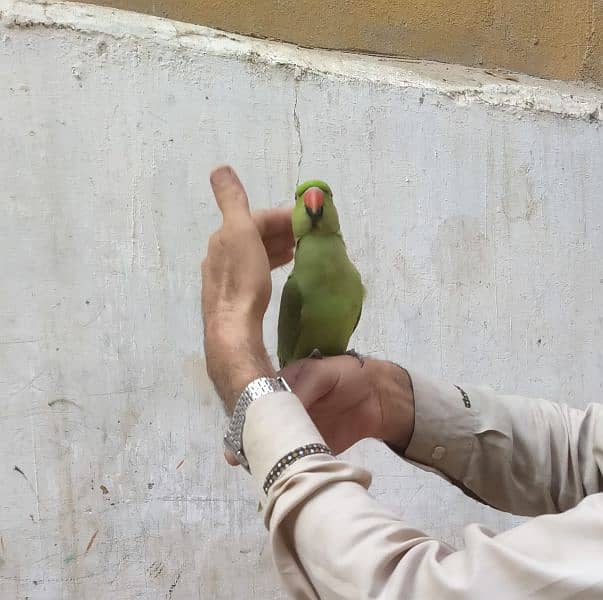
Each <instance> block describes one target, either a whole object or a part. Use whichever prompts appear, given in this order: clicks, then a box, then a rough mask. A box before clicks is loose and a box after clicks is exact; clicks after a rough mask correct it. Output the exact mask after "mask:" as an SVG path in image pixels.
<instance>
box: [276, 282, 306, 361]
mask: <svg viewBox="0 0 603 600" xmlns="http://www.w3.org/2000/svg"><path fill="white" fill-rule="evenodd" d="M301 309H302V295H301V292H300V290H299V286H298V285H297V281H296V280H295V277H293V274H291V275H289V279H287V282H286V283H285V286H284V287H283V293H282V295H281V308H280V312H279V315H278V349H277V354H278V362H279V365H280V367H281V369H282V368H283V367H284V366H285V365H286V364H287V363H289V362H291V361H292V360H293V358H294V354H295V347H296V346H297V341H298V340H299V334H300V329H301V328H300V317H301Z"/></svg>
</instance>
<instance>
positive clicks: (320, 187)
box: [292, 179, 339, 240]
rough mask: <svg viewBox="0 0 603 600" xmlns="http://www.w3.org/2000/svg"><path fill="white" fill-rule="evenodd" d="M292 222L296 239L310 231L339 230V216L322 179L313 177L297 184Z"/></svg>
mask: <svg viewBox="0 0 603 600" xmlns="http://www.w3.org/2000/svg"><path fill="white" fill-rule="evenodd" d="M292 222H293V233H294V235H295V239H296V240H299V239H300V238H301V237H303V236H304V235H306V233H310V232H311V231H315V232H317V233H337V232H338V231H339V216H338V215H337V209H336V208H335V204H333V192H331V188H330V187H329V186H328V185H327V184H326V183H325V182H324V181H319V180H317V179H314V180H311V181H305V182H304V183H301V184H300V185H298V186H297V189H296V190H295V208H294V209H293V216H292Z"/></svg>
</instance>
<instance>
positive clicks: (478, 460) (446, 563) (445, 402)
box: [244, 373, 603, 600]
mask: <svg viewBox="0 0 603 600" xmlns="http://www.w3.org/2000/svg"><path fill="white" fill-rule="evenodd" d="M411 378H412V380H413V385H414V389H415V405H416V424H415V431H414V433H413V439H412V441H411V444H410V446H409V448H408V451H407V454H408V456H409V457H410V458H411V459H412V460H414V461H417V462H422V463H425V466H426V468H429V469H432V470H433V469H437V470H438V472H440V473H442V474H443V476H446V477H448V478H449V479H451V480H454V481H456V482H459V483H461V484H462V485H464V486H466V487H467V488H468V489H470V490H472V491H473V492H474V493H476V494H478V495H480V496H481V497H483V498H484V499H485V500H486V501H488V502H490V503H492V504H496V505H498V506H500V507H505V508H506V509H507V510H513V511H516V512H521V513H523V514H537V513H543V512H551V511H556V510H562V509H565V508H568V507H570V506H574V505H576V504H577V503H579V504H577V506H575V508H573V509H572V510H568V511H567V512H565V513H563V514H560V515H543V516H540V517H537V518H534V519H532V520H531V521H529V522H528V523H526V524H524V525H521V526H519V527H516V528H514V529H511V530H509V531H507V532H505V533H502V534H500V535H493V534H492V533H491V532H489V531H487V530H486V529H484V528H483V527H480V526H479V525H471V526H469V527H467V528H466V530H465V548H464V549H463V550H455V549H454V548H451V547H450V546H448V545H446V544H444V543H442V542H440V541H438V540H435V539H431V538H429V537H428V536H426V535H425V534H423V533H422V532H420V531H417V530H416V529H413V528H412V527H411V524H408V523H406V522H404V521H403V520H401V519H400V518H398V517H397V516H396V515H394V514H392V513H390V512H389V511H387V510H385V509H384V508H383V507H381V506H380V505H379V504H378V503H377V502H376V501H375V500H374V499H373V498H371V496H370V495H369V494H368V492H367V489H368V487H369V485H370V475H369V474H368V473H367V472H366V471H365V470H363V469H360V468H358V467H355V466H353V465H350V464H348V463H346V462H343V461H341V460H338V459H335V458H333V457H330V456H328V455H315V456H308V457H305V458H302V459H300V460H298V461H297V462H296V463H294V464H293V465H291V466H290V467H289V468H288V469H287V470H286V471H285V472H284V473H283V474H282V475H281V477H280V478H279V479H278V480H277V482H276V483H275V484H274V485H273V486H272V488H271V489H270V491H269V495H268V497H265V496H264V494H263V492H262V485H263V483H264V479H265V476H266V474H267V473H268V471H269V470H270V468H271V467H272V466H273V465H274V464H275V463H276V462H277V461H278V460H279V459H280V458H281V457H282V456H283V455H284V454H286V453H287V452H289V451H290V450H292V449H293V448H295V447H297V446H300V445H303V444H307V443H312V442H323V440H322V438H321V436H320V433H319V432H318V431H317V429H316V428H315V426H314V425H313V423H312V421H311V420H310V419H309V417H308V416H307V413H306V411H305V410H304V408H303V406H302V405H301V403H300V402H299V400H298V399H297V398H296V397H295V396H294V395H293V394H290V393H286V392H280V393H276V394H271V395H269V396H265V397H263V398H261V399H260V400H258V401H256V402H255V403H253V404H252V405H251V406H250V408H249V409H248V413H247V418H246V424H245V429H244V446H245V452H246V454H247V457H248V459H249V462H250V467H251V472H252V475H253V476H254V478H255V480H256V482H257V484H258V488H259V491H260V494H261V496H262V498H263V503H264V508H265V511H264V515H265V522H266V526H267V527H268V529H269V530H270V537H271V542H272V547H273V555H274V560H275V564H276V566H277V569H278V571H279V573H280V575H281V577H282V579H283V581H284V583H285V585H286V587H287V589H288V590H289V592H290V593H291V595H292V597H294V598H325V599H331V598H333V599H339V598H404V599H409V600H414V599H418V600H423V599H425V598H438V599H442V600H447V599H449V598H450V599H452V598H455V599H459V598H463V599H465V598H480V599H481V598H484V597H488V598H505V599H507V598H525V597H530V598H546V599H547V600H549V599H561V598H564V599H565V598H578V597H579V598H599V597H603V573H602V571H601V564H602V563H601V561H602V558H601V557H603V494H600V493H596V492H598V491H600V490H601V486H602V481H601V471H602V465H603V430H602V428H603V423H602V417H601V414H600V412H601V411H600V407H598V406H592V407H589V409H588V410H587V411H585V412H580V411H574V410H570V409H567V408H563V407H557V406H556V405H551V404H549V403H547V402H544V401H531V400H526V399H522V398H510V397H500V396H497V395H495V394H494V393H492V392H491V391H489V390H486V389H483V388H464V393H463V392H461V390H459V389H457V388H455V387H454V386H447V385H445V384H438V383H433V382H430V381H429V380H428V379H425V378H423V377H421V376H420V375H418V374H413V373H411ZM586 494H592V495H591V496H589V497H588V498H586V499H584V500H582V501H581V502H580V500H581V498H582V497H583V496H585V495H586Z"/></svg>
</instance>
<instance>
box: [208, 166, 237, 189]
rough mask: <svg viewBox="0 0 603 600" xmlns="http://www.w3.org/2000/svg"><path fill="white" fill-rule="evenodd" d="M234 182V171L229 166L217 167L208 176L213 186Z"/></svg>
mask: <svg viewBox="0 0 603 600" xmlns="http://www.w3.org/2000/svg"><path fill="white" fill-rule="evenodd" d="M235 180H236V176H235V174H234V171H233V170H232V169H231V168H230V167H229V166H225V167H218V168H217V169H216V170H215V171H213V172H212V174H211V176H210V181H211V182H212V184H214V185H224V184H226V183H231V182H233V181H235Z"/></svg>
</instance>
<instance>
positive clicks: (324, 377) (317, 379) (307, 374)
mask: <svg viewBox="0 0 603 600" xmlns="http://www.w3.org/2000/svg"><path fill="white" fill-rule="evenodd" d="M337 367H338V365H337V364H334V361H333V358H330V359H329V358H323V359H321V360H317V359H314V358H304V359H302V360H300V361H297V362H295V363H293V364H292V365H288V366H286V367H285V368H284V369H283V370H282V371H280V373H279V375H281V376H282V377H283V378H284V379H285V381H287V383H289V384H290V385H291V389H292V390H293V392H294V393H295V394H296V395H297V397H298V398H299V399H300V400H301V401H302V403H303V405H304V406H305V407H306V408H307V409H308V408H310V407H311V406H312V405H313V404H314V403H315V402H316V401H318V400H320V399H321V398H323V397H324V396H326V395H327V394H328V393H329V392H331V390H332V389H333V388H334V387H335V386H336V385H337V382H338V381H339V378H340V370H339V368H337Z"/></svg>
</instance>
